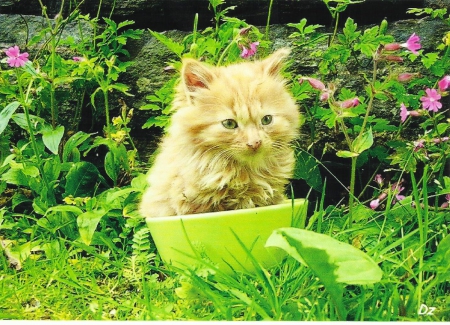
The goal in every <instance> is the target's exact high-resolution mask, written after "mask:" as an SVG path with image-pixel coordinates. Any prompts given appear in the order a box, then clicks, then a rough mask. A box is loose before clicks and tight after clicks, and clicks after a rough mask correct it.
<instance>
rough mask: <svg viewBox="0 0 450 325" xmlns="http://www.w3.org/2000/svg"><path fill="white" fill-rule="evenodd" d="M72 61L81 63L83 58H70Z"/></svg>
mask: <svg viewBox="0 0 450 325" xmlns="http://www.w3.org/2000/svg"><path fill="white" fill-rule="evenodd" d="M72 60H73V61H74V62H81V61H84V58H83V57H82V56H74V57H73V58H72Z"/></svg>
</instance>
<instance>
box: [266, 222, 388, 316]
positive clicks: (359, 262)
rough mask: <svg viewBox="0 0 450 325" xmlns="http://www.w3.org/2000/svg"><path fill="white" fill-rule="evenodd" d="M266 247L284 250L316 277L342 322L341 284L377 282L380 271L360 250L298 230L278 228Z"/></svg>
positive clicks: (326, 237) (343, 312)
mask: <svg viewBox="0 0 450 325" xmlns="http://www.w3.org/2000/svg"><path fill="white" fill-rule="evenodd" d="M266 246H269V247H270V246H274V247H278V248H281V249H283V250H284V251H286V252H287V253H288V254H289V255H290V256H292V257H293V258H295V259H296V260H297V261H299V262H300V263H302V264H305V265H306V266H308V267H309V268H311V270H312V271H313V272H314V273H315V274H316V275H317V276H318V277H319V279H320V280H321V281H322V283H323V284H324V285H325V288H326V289H327V291H328V293H329V294H330V296H331V298H332V299H333V301H334V303H335V305H336V308H337V310H338V313H339V317H340V319H341V320H345V317H346V314H347V311H346V309H345V307H344V304H343V300H342V296H343V292H344V284H355V285H361V284H372V283H376V282H379V281H380V280H381V277H382V274H383V273H382V271H381V269H380V268H379V267H378V265H377V264H376V263H375V262H374V261H373V260H372V259H371V258H370V257H369V256H368V255H367V254H365V253H363V252H362V251H360V250H359V249H357V248H355V247H353V246H351V245H349V244H346V243H342V242H340V241H338V240H336V239H334V238H331V237H330V236H327V235H323V234H319V233H315V232H313V231H309V230H304V229H298V228H280V229H277V230H275V231H274V232H273V233H272V234H271V236H270V237H269V238H268V239H267V242H266Z"/></svg>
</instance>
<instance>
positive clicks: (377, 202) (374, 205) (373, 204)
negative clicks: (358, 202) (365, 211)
mask: <svg viewBox="0 0 450 325" xmlns="http://www.w3.org/2000/svg"><path fill="white" fill-rule="evenodd" d="M369 205H370V208H371V209H372V210H375V209H376V208H378V206H379V205H380V200H379V199H375V200H372V201H370V204H369Z"/></svg>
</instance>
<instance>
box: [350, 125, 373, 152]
mask: <svg viewBox="0 0 450 325" xmlns="http://www.w3.org/2000/svg"><path fill="white" fill-rule="evenodd" d="M372 145H373V134H372V129H369V130H368V131H367V132H364V133H363V134H361V136H358V137H357V138H356V139H355V140H353V143H352V147H353V152H355V153H358V154H360V153H361V152H363V151H365V150H367V149H369V148H370V147H372Z"/></svg>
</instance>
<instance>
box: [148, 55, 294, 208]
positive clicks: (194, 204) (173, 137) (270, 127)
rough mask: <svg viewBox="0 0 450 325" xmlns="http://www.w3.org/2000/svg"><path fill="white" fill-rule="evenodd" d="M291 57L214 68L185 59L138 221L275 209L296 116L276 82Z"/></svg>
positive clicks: (288, 168)
mask: <svg viewBox="0 0 450 325" xmlns="http://www.w3.org/2000/svg"><path fill="white" fill-rule="evenodd" d="M288 55H289V50H287V49H281V50H278V51H277V52H275V53H273V54H272V55H271V56H269V57H268V58H266V59H264V60H262V61H257V62H244V63H238V64H234V65H230V66H227V67H213V66H209V65H206V64H204V63H201V62H199V61H196V60H193V59H185V60H183V66H182V71H181V81H180V83H179V85H178V86H177V89H176V95H175V98H174V101H173V110H174V114H173V115H172V118H171V125H170V127H169V129H168V132H167V134H166V135H165V136H164V138H163V141H162V143H161V145H160V148H159V153H158V155H157V157H156V159H155V162H154V165H153V166H152V168H151V170H150V173H149V175H148V183H149V185H150V186H149V187H148V188H147V190H146V191H145V193H144V195H143V198H142V202H141V205H140V213H141V214H142V216H144V217H161V216H174V215H184V214H192V213H201V212H212V211H221V210H232V209H242V208H251V207H257V206H266V205H271V204H277V203H280V202H281V201H282V200H283V199H284V198H285V196H284V190H285V186H286V184H287V183H288V178H290V177H291V176H292V172H293V168H294V151H293V149H292V148H291V142H292V141H293V140H294V139H295V138H296V137H297V135H298V128H299V112H298V108H297V105H296V104H295V101H294V100H293V98H292V97H291V95H290V94H289V92H288V91H287V90H286V89H285V83H284V81H283V79H282V77H281V76H280V70H281V69H282V67H283V63H284V60H285V59H286V57H287V56H288Z"/></svg>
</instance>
